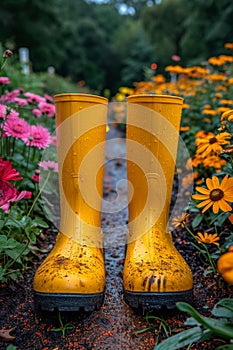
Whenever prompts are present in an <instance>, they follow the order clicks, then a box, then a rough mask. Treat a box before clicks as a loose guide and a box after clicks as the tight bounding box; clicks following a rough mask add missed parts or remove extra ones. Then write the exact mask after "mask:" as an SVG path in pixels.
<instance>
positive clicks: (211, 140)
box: [209, 137, 218, 145]
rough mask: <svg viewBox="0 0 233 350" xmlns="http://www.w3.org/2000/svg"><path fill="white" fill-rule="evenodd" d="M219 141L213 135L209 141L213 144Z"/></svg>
mask: <svg viewBox="0 0 233 350" xmlns="http://www.w3.org/2000/svg"><path fill="white" fill-rule="evenodd" d="M216 142H218V140H217V139H216V137H211V139H209V143H210V145H212V144H213V143H216Z"/></svg>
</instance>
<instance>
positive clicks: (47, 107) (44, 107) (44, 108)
mask: <svg viewBox="0 0 233 350" xmlns="http://www.w3.org/2000/svg"><path fill="white" fill-rule="evenodd" d="M38 107H39V109H40V110H41V112H42V113H43V114H46V115H47V117H48V118H51V117H53V116H54V115H55V106H54V105H52V104H51V103H47V102H40V103H39V105H38Z"/></svg>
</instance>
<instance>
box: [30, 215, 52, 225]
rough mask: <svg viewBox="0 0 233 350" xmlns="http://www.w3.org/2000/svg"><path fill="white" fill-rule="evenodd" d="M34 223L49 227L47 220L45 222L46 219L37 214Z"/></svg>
mask: <svg viewBox="0 0 233 350" xmlns="http://www.w3.org/2000/svg"><path fill="white" fill-rule="evenodd" d="M32 225H33V226H39V227H43V228H47V227H49V225H48V224H47V222H45V221H44V220H42V219H41V218H39V217H38V216H37V217H36V218H35V219H33V221H32Z"/></svg>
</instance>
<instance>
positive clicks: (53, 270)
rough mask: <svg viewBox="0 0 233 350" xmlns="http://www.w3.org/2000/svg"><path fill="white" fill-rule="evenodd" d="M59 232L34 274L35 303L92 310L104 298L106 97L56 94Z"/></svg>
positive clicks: (63, 308)
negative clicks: (103, 231)
mask: <svg viewBox="0 0 233 350" xmlns="http://www.w3.org/2000/svg"><path fill="white" fill-rule="evenodd" d="M54 98H55V107H56V126H57V145H58V147H57V150H58V169H59V190H60V232H59V233H58V236H57V240H56V243H55V246H54V248H53V249H52V251H51V252H50V254H49V255H48V256H47V258H46V259H45V260H44V261H43V263H42V264H41V265H40V266H39V268H38V270H37V271H36V274H35V276H34V285H33V288H34V296H35V304H36V307H39V308H41V309H42V310H48V311H53V310H54V309H58V310H62V311H78V310H80V309H81V310H85V311H92V310H95V309H98V308H99V307H100V306H101V305H102V302H103V299H104V290H105V266H104V254H103V239H102V238H103V237H102V231H101V206H102V188H103V176H104V166H103V165H104V159H105V139H106V116H107V103H108V101H107V99H105V98H103V97H100V96H95V95H88V94H60V95H56V96H55V97H54Z"/></svg>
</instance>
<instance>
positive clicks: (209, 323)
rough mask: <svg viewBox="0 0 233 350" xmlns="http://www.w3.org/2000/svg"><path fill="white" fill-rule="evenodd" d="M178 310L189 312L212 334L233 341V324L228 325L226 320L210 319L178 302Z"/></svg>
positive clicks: (189, 306)
mask: <svg viewBox="0 0 233 350" xmlns="http://www.w3.org/2000/svg"><path fill="white" fill-rule="evenodd" d="M176 306H177V308H178V309H179V310H180V311H184V312H187V313H188V314H189V315H190V316H192V317H193V318H195V320H196V321H197V322H199V323H200V324H201V325H202V326H204V327H205V328H207V329H209V330H211V332H213V333H215V334H216V335H219V336H221V337H222V338H226V339H232V338H233V324H230V323H227V322H226V321H224V320H215V319H212V318H208V317H203V316H202V315H201V314H199V312H198V311H197V310H195V309H194V308H193V307H192V306H191V305H189V304H187V303H184V302H178V303H176Z"/></svg>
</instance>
